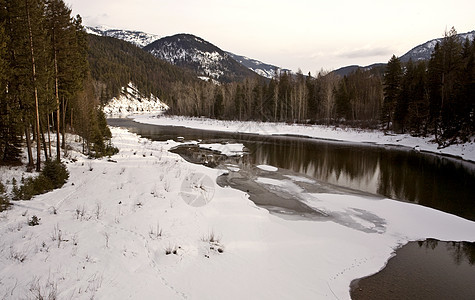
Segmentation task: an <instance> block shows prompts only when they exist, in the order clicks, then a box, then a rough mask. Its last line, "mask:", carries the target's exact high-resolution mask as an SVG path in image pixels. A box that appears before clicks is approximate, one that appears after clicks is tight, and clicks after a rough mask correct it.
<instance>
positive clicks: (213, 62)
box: [143, 33, 256, 82]
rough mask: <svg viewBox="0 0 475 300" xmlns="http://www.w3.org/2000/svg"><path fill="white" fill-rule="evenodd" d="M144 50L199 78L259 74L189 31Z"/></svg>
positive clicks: (221, 79)
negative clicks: (188, 70) (192, 72)
mask: <svg viewBox="0 0 475 300" xmlns="http://www.w3.org/2000/svg"><path fill="white" fill-rule="evenodd" d="M143 49H144V50H145V51H148V52H150V53H151V54H153V55H154V56H155V57H157V58H159V59H162V60H166V61H168V62H170V63H172V64H175V65H177V66H181V67H184V68H187V69H190V70H192V71H194V72H195V73H196V74H197V75H198V76H199V77H200V78H210V79H214V80H217V81H219V82H230V81H235V80H238V81H239V80H242V79H244V78H246V77H252V76H256V74H255V73H254V72H252V71H251V70H249V69H248V68H246V67H245V66H243V65H241V64H240V63H238V62H237V61H235V60H234V59H233V58H232V57H231V56H230V55H229V54H228V53H227V52H225V51H223V50H221V49H220V48H218V47H217V46H215V45H213V44H212V43H210V42H208V41H206V40H204V39H202V38H200V37H197V36H195V35H192V34H188V33H180V34H175V35H172V36H167V37H164V38H161V39H159V40H156V41H155V42H153V43H151V44H149V45H147V46H146V47H144V48H143Z"/></svg>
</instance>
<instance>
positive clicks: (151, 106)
mask: <svg viewBox="0 0 475 300" xmlns="http://www.w3.org/2000/svg"><path fill="white" fill-rule="evenodd" d="M167 109H168V105H166V104H165V103H163V102H162V101H160V99H158V97H156V96H154V95H153V94H150V96H148V97H147V96H145V95H143V94H142V93H141V92H140V91H139V90H138V89H137V87H135V85H134V84H133V83H129V84H128V85H127V87H125V88H122V91H121V94H120V96H119V97H118V98H116V97H114V98H112V100H110V101H109V103H107V105H106V106H104V108H103V111H104V113H105V114H106V115H129V114H141V113H154V112H163V111H165V110H167Z"/></svg>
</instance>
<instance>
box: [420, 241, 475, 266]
mask: <svg viewBox="0 0 475 300" xmlns="http://www.w3.org/2000/svg"><path fill="white" fill-rule="evenodd" d="M417 244H418V245H419V247H420V248H426V249H430V250H435V249H436V248H437V247H439V246H440V247H445V249H446V251H447V252H448V253H449V254H450V256H451V257H452V258H453V262H454V263H455V264H456V265H458V266H460V265H462V264H464V263H468V264H470V265H471V266H473V265H475V243H470V242H440V241H439V240H436V239H427V240H425V241H419V242H417Z"/></svg>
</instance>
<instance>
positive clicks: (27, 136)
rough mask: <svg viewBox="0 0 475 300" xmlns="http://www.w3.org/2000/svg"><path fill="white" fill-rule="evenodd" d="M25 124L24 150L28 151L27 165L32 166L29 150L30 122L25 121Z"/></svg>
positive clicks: (31, 154) (31, 152)
mask: <svg viewBox="0 0 475 300" xmlns="http://www.w3.org/2000/svg"><path fill="white" fill-rule="evenodd" d="M26 123H27V125H26V126H25V139H26V151H27V153H28V167H30V168H31V167H33V166H34V165H35V163H34V162H33V151H32V150H31V139H30V124H29V123H30V122H26Z"/></svg>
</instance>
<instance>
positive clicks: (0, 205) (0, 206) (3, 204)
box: [0, 182, 10, 212]
mask: <svg viewBox="0 0 475 300" xmlns="http://www.w3.org/2000/svg"><path fill="white" fill-rule="evenodd" d="M5 193H6V188H5V186H4V185H3V183H1V182H0V212H1V211H3V210H5V209H7V207H8V206H9V205H10V199H8V197H7V195H5Z"/></svg>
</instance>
